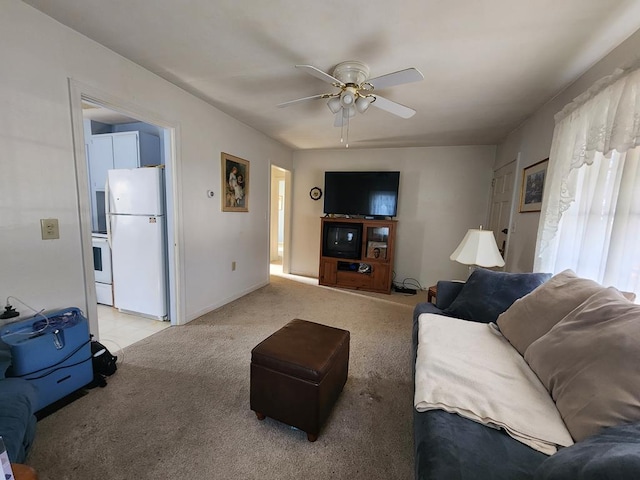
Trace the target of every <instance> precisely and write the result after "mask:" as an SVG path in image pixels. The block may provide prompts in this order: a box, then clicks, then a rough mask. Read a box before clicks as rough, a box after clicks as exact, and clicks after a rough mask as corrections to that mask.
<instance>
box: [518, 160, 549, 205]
mask: <svg viewBox="0 0 640 480" xmlns="http://www.w3.org/2000/svg"><path fill="white" fill-rule="evenodd" d="M548 165H549V159H548V158H545V159H544V160H542V161H540V162H538V163H534V164H533V165H531V166H529V167H526V168H525V169H524V170H523V171H522V188H521V189H520V212H521V213H525V212H539V211H540V210H541V209H542V195H543V193H544V181H545V179H546V176H547V166H548Z"/></svg>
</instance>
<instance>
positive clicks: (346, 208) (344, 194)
mask: <svg viewBox="0 0 640 480" xmlns="http://www.w3.org/2000/svg"><path fill="white" fill-rule="evenodd" d="M399 183H400V172H325V174H324V213H326V214H335V215H354V216H355V215H362V216H365V217H395V216H396V214H397V211H398V185H399Z"/></svg>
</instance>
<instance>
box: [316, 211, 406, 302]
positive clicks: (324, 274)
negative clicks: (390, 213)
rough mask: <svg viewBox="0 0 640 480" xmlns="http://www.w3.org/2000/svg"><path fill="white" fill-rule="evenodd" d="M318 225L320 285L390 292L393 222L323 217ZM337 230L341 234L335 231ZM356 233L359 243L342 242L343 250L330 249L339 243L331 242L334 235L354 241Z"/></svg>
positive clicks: (393, 235) (393, 240) (394, 230)
mask: <svg viewBox="0 0 640 480" xmlns="http://www.w3.org/2000/svg"><path fill="white" fill-rule="evenodd" d="M321 222H322V225H321V229H320V231H321V238H320V243H321V248H320V271H319V275H318V277H319V283H320V285H325V286H329V287H341V288H351V289H355V290H366V291H370V292H380V293H387V294H388V293H391V281H392V275H393V256H394V248H393V247H394V242H395V235H396V223H397V222H396V221H395V220H375V219H364V218H331V217H323V218H321ZM341 228H343V229H344V231H343V232H339V230H340V229H341ZM337 232H338V233H337ZM358 232H360V235H359V238H358V239H359V244H357V245H355V246H354V245H352V244H348V243H349V242H347V241H345V242H344V243H345V244H348V245H347V246H346V247H345V248H339V247H334V245H333V244H336V245H339V243H340V242H339V241H333V237H334V236H335V237H336V238H337V237H338V236H340V235H342V236H341V240H344V239H351V238H352V237H353V238H354V239H355V238H356V237H358ZM328 237H330V238H328ZM354 251H355V252H357V253H353V252H354Z"/></svg>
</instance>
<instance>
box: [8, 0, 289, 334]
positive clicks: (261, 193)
mask: <svg viewBox="0 0 640 480" xmlns="http://www.w3.org/2000/svg"><path fill="white" fill-rule="evenodd" d="M0 45H2V46H3V47H2V49H0V69H1V71H2V74H1V75H0V105H1V106H2V113H1V114H0V132H1V133H0V162H1V164H2V169H1V170H0V255H1V262H0V263H1V265H2V266H1V267H0V272H1V273H0V299H2V301H3V302H4V299H5V298H6V297H7V296H9V295H12V296H16V297H18V298H20V299H21V300H23V301H25V302H26V303H28V304H29V305H31V306H33V307H34V308H36V309H40V308H47V309H49V308H57V307H66V306H78V307H80V308H83V309H86V308H87V307H89V308H88V309H89V310H91V307H90V306H88V305H87V301H88V300H87V298H86V297H85V287H84V283H85V280H84V277H83V259H82V256H81V229H80V220H79V218H80V217H79V210H78V209H79V203H78V197H77V191H76V178H75V173H76V172H75V166H74V149H73V138H72V121H71V113H70V96H69V95H70V94H69V84H68V79H69V78H71V79H73V80H74V81H77V82H80V83H82V84H85V85H89V86H91V87H92V88H93V89H95V90H99V91H103V92H105V94H107V95H109V96H110V97H112V98H118V99H122V100H123V101H124V102H126V103H127V104H128V105H131V106H136V107H139V109H140V111H143V112H151V113H153V115H154V116H155V117H157V118H161V119H164V120H165V121H166V123H167V124H170V125H172V126H174V127H175V128H176V133H177V147H178V150H177V160H178V167H179V168H178V172H176V174H177V178H178V179H179V189H180V191H181V196H180V198H179V201H180V206H181V211H180V212H179V216H178V225H179V227H180V228H181V230H180V231H181V238H180V241H181V244H180V246H179V248H180V252H181V254H182V265H181V266H182V270H181V272H179V277H180V279H179V283H180V286H181V288H180V292H182V294H183V296H184V298H183V299H182V300H183V313H184V317H185V318H184V319H183V320H191V319H193V318H195V317H197V316H199V315H201V314H203V313H205V312H207V311H209V310H212V309H214V308H216V307H218V306H220V305H222V304H224V303H226V302H228V301H229V300H231V299H234V298H237V297H238V296H241V295H242V294H244V293H246V292H248V291H250V290H252V289H255V288H257V287H259V286H261V285H263V284H266V283H267V282H268V281H269V276H268V262H269V255H268V253H269V246H268V235H269V227H268V215H269V211H268V206H269V195H268V192H269V177H270V172H269V168H270V167H269V165H270V162H272V163H273V164H275V165H279V166H282V167H284V168H288V169H291V168H292V156H291V151H290V150H289V149H288V148H286V147H284V146H282V145H281V144H279V143H277V142H275V141H273V140H271V139H268V138H267V137H265V136H264V135H262V134H261V133H258V132H257V131H255V130H253V129H251V128H249V127H247V126H246V125H244V124H242V123H240V122H238V121H236V120H234V119H233V118H231V117H229V116H227V115H225V114H223V113H221V112H220V111H218V110H216V109H215V108H213V107H211V106H210V105H208V104H206V103H205V102H203V101H202V100H200V99H198V98H196V97H194V96H192V95H189V94H187V93H186V92H184V91H183V90H181V89H179V88H177V87H176V86H174V85H172V84H170V83H168V82H166V81H164V80H162V79H160V78H159V77H157V76H156V75H154V74H152V73H150V72H149V71H147V70H144V69H143V68H141V67H139V66H137V65H135V64H133V63H132V62H130V61H128V60H126V59H124V58H122V57H120V56H119V55H116V54H115V53H113V52H111V51H110V50H108V49H106V48H104V47H102V46H100V45H98V44H97V43H95V42H93V41H91V40H89V39H87V38H86V37H84V36H82V35H80V34H79V33H76V32H74V31H72V30H70V29H68V28H67V27H65V26H63V25H61V24H60V23H58V22H56V21H55V20H53V19H51V18H49V17H47V16H45V15H44V14H42V13H40V12H38V11H37V10H35V9H33V8H31V7H29V6H27V5H25V4H24V3H22V2H19V1H17V0H3V1H2V2H0ZM222 151H223V152H227V153H230V154H233V155H237V156H239V157H242V158H244V159H247V160H249V161H250V162H251V176H250V185H251V187H250V188H251V193H250V204H249V213H222V212H221V209H220V196H219V192H220V186H221V178H220V152H222ZM208 189H212V190H214V191H215V192H216V194H217V195H216V197H214V199H209V198H208V197H207V195H206V191H207V190H208ZM49 217H54V218H58V219H59V224H60V239H59V240H47V241H43V240H41V239H40V223H39V219H41V218H49ZM232 261H236V262H237V270H236V271H235V272H233V273H232V272H231V262H232ZM17 306H18V310H21V311H23V312H24V313H28V310H27V309H25V308H23V307H22V306H21V305H17ZM94 308H95V307H94ZM89 313H91V312H89ZM91 320H92V330H93V331H95V318H92V319H91Z"/></svg>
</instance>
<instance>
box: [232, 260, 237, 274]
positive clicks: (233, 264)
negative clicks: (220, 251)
mask: <svg viewBox="0 0 640 480" xmlns="http://www.w3.org/2000/svg"><path fill="white" fill-rule="evenodd" d="M231 271H232V272H235V271H236V262H235V261H233V262H231Z"/></svg>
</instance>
